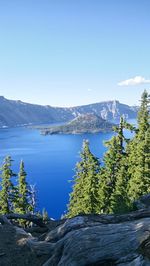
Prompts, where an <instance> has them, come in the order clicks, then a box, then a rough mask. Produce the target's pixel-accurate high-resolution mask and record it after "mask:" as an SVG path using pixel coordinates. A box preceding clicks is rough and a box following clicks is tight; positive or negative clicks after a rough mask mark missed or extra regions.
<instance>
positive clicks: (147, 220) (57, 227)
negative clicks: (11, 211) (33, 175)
mask: <svg viewBox="0 0 150 266" xmlns="http://www.w3.org/2000/svg"><path fill="white" fill-rule="evenodd" d="M16 217H17V216H16ZM16 217H14V216H13V215H8V216H7V217H4V216H1V217H0V222H1V226H0V265H3V266H7V265H12V266H13V265H15V266H20V265H22V266H25V265H30V266H33V265H36V266H42V265H43V266H98V265H99V266H115V265H117V266H149V265H150V210H149V209H147V210H146V209H145V210H139V211H136V212H132V213H130V214H126V215H120V216H119V215H117V216H115V215H104V214H103V215H84V216H77V217H75V218H72V219H68V220H60V221H49V222H48V223H46V224H43V223H42V222H40V221H38V219H39V218H37V219H36V218H35V217H29V216H28V217H24V218H27V219H30V220H32V221H33V222H35V223H36V226H34V227H32V228H30V229H28V230H26V231H25V230H23V229H21V228H18V227H17V226H14V225H12V224H11V223H10V222H9V221H8V219H14V218H16ZM20 218H23V216H21V217H20ZM32 218H33V219H32ZM39 226H40V227H39ZM27 231H28V232H27ZM29 231H30V234H29Z"/></svg>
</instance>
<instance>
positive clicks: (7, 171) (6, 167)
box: [0, 156, 16, 214]
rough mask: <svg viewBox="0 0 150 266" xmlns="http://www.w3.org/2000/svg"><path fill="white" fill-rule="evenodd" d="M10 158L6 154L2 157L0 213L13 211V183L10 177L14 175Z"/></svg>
mask: <svg viewBox="0 0 150 266" xmlns="http://www.w3.org/2000/svg"><path fill="white" fill-rule="evenodd" d="M11 163H12V159H11V157H10V156H7V157H6V158H5V159H4V162H3V165H2V168H1V172H2V174H1V182H0V187H1V190H0V213H1V214H8V213H11V212H13V201H14V185H13V183H12V180H11V179H12V177H13V176H16V175H15V174H14V173H13V171H12V169H11Z"/></svg>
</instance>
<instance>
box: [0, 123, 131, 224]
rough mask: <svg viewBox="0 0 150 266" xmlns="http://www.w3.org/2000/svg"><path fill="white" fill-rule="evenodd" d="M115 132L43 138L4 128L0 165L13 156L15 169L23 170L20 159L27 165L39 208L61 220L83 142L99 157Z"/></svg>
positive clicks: (35, 132)
mask: <svg viewBox="0 0 150 266" xmlns="http://www.w3.org/2000/svg"><path fill="white" fill-rule="evenodd" d="M128 134H129V133H128ZM112 135H113V133H99V134H86V135H49V136H42V135H40V133H39V131H38V130H32V129H28V128H11V129H10V128H9V129H0V163H2V161H3V159H4V157H5V156H7V155H10V156H11V157H12V159H13V160H14V162H13V169H14V170H15V172H16V173H18V171H19V163H20V160H21V159H23V160H24V162H25V170H26V172H27V175H28V181H29V182H30V183H31V184H36V187H37V196H38V208H39V209H40V210H42V209H43V208H44V207H45V208H46V210H47V211H48V213H49V216H50V217H53V218H54V219H57V218H60V217H61V215H62V214H64V213H65V211H66V210H67V206H66V205H67V203H68V200H69V193H70V191H71V186H72V184H71V183H70V182H69V180H72V177H73V175H74V173H75V172H74V168H75V164H76V162H77V161H79V159H80V157H79V152H80V151H81V148H82V142H83V139H88V140H89V141H90V148H91V151H92V152H93V153H94V154H95V155H96V156H97V157H99V158H101V157H102V156H103V153H104V152H105V151H106V148H105V147H104V145H103V142H104V141H105V140H108V139H110V138H111V136H112Z"/></svg>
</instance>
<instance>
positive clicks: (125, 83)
mask: <svg viewBox="0 0 150 266" xmlns="http://www.w3.org/2000/svg"><path fill="white" fill-rule="evenodd" d="M141 84H150V79H145V78H144V77H142V76H136V77H134V78H131V79H127V80H123V81H121V82H119V83H118V85H119V86H135V85H141Z"/></svg>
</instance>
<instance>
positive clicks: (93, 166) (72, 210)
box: [67, 141, 100, 217]
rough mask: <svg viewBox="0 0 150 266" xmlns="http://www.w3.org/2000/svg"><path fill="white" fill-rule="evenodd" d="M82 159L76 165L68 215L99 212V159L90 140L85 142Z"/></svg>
mask: <svg viewBox="0 0 150 266" xmlns="http://www.w3.org/2000/svg"><path fill="white" fill-rule="evenodd" d="M80 155H81V161H80V162H78V163H77V165H76V175H75V177H74V186H73V191H72V193H71V194H70V202H69V205H68V214H67V216H68V217H73V216H75V215H78V214H88V213H99V212H100V209H99V195H98V190H99V177H98V174H99V172H100V164H99V160H98V159H97V158H96V157H95V156H94V155H93V154H92V153H91V151H90V148H89V142H88V141H84V142H83V149H82V152H81V154H80Z"/></svg>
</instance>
